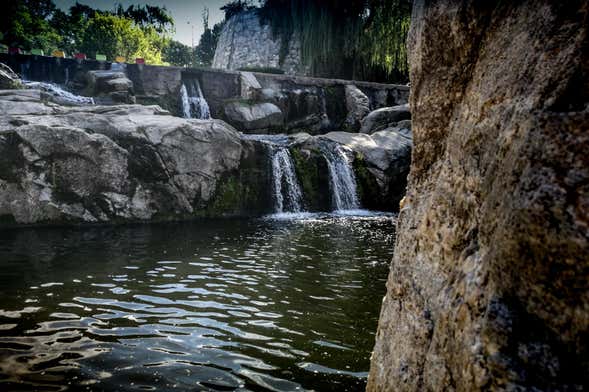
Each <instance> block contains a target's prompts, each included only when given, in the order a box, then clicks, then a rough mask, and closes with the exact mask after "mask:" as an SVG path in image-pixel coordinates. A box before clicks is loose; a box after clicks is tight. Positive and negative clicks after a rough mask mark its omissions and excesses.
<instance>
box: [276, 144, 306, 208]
mask: <svg viewBox="0 0 589 392" xmlns="http://www.w3.org/2000/svg"><path fill="white" fill-rule="evenodd" d="M272 180H273V185H274V200H275V203H276V204H275V208H274V209H275V212H278V213H280V212H301V211H302V200H303V192H302V191H301V187H300V185H299V181H298V179H297V175H296V172H295V168H294V163H293V161H292V158H291V156H290V152H289V151H288V148H286V147H282V146H274V147H273V148H272Z"/></svg>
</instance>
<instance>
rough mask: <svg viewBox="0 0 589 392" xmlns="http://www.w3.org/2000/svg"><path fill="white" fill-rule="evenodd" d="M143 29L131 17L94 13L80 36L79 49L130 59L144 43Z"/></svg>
mask: <svg viewBox="0 0 589 392" xmlns="http://www.w3.org/2000/svg"><path fill="white" fill-rule="evenodd" d="M142 40H145V36H144V34H143V31H142V30H141V29H140V28H139V27H136V26H135V25H134V24H133V21H132V20H131V19H128V18H125V17H120V16H115V15H109V14H100V13H95V14H94V16H93V17H92V18H91V19H90V21H89V23H88V27H87V28H86V30H85V32H84V36H83V37H82V43H81V45H80V48H81V50H82V51H83V52H84V53H87V54H89V55H91V56H94V55H96V53H101V54H105V55H106V56H107V58H110V59H114V58H115V57H116V56H124V57H126V58H128V59H131V58H132V57H133V56H134V55H135V54H136V53H138V52H139V50H140V49H141V48H142V45H143V46H145V45H146V43H145V42H142Z"/></svg>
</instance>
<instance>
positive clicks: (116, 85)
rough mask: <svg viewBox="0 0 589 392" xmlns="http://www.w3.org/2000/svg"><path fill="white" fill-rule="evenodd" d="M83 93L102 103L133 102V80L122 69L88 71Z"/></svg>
mask: <svg viewBox="0 0 589 392" xmlns="http://www.w3.org/2000/svg"><path fill="white" fill-rule="evenodd" d="M85 95H88V96H92V97H95V98H96V100H97V102H101V103H104V104H113V103H135V93H134V90H133V82H132V81H131V80H130V79H129V78H127V75H126V74H125V72H123V71H88V73H87V75H86V89H85Z"/></svg>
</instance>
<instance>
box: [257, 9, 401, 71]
mask: <svg viewBox="0 0 589 392" xmlns="http://www.w3.org/2000/svg"><path fill="white" fill-rule="evenodd" d="M410 12H411V1H410V0H349V1H346V2H341V1H337V0H324V1H321V2H317V1H313V0H265V1H264V5H263V6H262V8H261V9H260V16H261V18H262V21H263V22H264V23H269V24H270V26H271V27H272V31H273V33H274V35H275V37H280V38H281V41H282V44H281V61H283V60H284V57H285V56H286V53H287V51H288V45H289V42H290V40H291V39H292V37H293V36H296V37H298V38H299V39H300V41H301V46H302V47H301V54H302V58H303V61H304V63H305V64H306V65H307V66H308V67H309V68H310V70H311V73H312V74H313V75H316V76H329V77H342V78H349V79H368V80H387V81H390V80H395V81H404V80H406V79H407V76H408V75H407V74H408V70H407V52H406V48H405V41H406V39H407V31H408V27H409V18H410Z"/></svg>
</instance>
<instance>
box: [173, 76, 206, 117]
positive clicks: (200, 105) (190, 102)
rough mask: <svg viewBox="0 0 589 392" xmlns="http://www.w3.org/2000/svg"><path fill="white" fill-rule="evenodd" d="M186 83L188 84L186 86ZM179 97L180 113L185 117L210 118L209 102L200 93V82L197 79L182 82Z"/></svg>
mask: <svg viewBox="0 0 589 392" xmlns="http://www.w3.org/2000/svg"><path fill="white" fill-rule="evenodd" d="M186 84H188V87H186ZM180 99H181V102H182V114H183V115H184V117H185V118H198V119H201V120H207V119H209V118H211V111H210V109H209V104H208V103H207V100H206V99H205V97H204V95H203V93H202V90H201V88H200V83H199V82H198V80H197V79H192V80H190V81H187V82H185V83H182V87H181V88H180Z"/></svg>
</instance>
